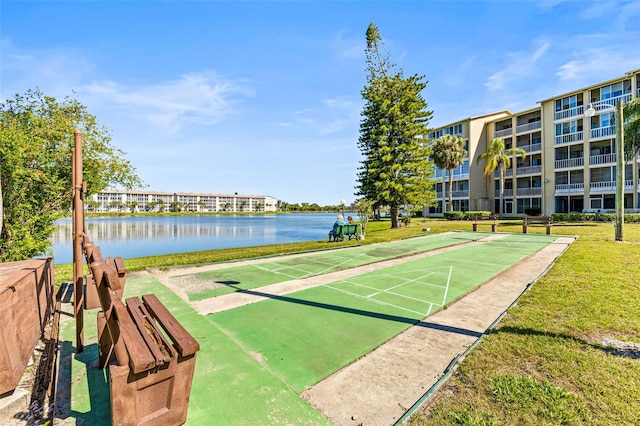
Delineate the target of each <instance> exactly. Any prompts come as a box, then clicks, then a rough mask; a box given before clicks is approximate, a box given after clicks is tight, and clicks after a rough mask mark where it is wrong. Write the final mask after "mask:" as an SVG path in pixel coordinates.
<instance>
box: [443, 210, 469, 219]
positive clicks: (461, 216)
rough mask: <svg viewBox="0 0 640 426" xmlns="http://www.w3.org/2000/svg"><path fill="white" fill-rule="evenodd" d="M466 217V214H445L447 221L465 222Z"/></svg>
mask: <svg viewBox="0 0 640 426" xmlns="http://www.w3.org/2000/svg"><path fill="white" fill-rule="evenodd" d="M464 217H465V213H464V212H455V211H454V212H445V213H444V218H445V219H447V220H463V219H464Z"/></svg>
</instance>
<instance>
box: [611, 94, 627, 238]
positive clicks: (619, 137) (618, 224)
mask: <svg viewBox="0 0 640 426" xmlns="http://www.w3.org/2000/svg"><path fill="white" fill-rule="evenodd" d="M622 111H623V102H622V101H620V102H618V104H617V105H616V218H615V224H614V232H615V240H616V241H622V240H623V235H622V234H623V227H624V167H625V165H624V125H623V121H624V117H623V113H622Z"/></svg>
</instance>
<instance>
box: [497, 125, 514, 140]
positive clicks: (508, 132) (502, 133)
mask: <svg viewBox="0 0 640 426" xmlns="http://www.w3.org/2000/svg"><path fill="white" fill-rule="evenodd" d="M511 133H513V129H512V128H511V127H509V128H508V129H502V130H496V134H495V137H496V138H502V137H504V136H511Z"/></svg>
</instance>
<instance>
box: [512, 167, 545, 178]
mask: <svg viewBox="0 0 640 426" xmlns="http://www.w3.org/2000/svg"><path fill="white" fill-rule="evenodd" d="M536 173H542V166H528V167H518V168H517V169H516V174H517V175H518V176H522V175H533V174H536Z"/></svg>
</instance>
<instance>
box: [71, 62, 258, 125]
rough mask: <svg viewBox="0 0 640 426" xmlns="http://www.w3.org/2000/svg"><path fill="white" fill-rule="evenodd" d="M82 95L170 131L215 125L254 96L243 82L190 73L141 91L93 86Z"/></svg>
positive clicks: (112, 84)
mask: <svg viewBox="0 0 640 426" xmlns="http://www.w3.org/2000/svg"><path fill="white" fill-rule="evenodd" d="M81 91H82V92H86V93H87V94H90V95H92V96H94V97H96V98H99V99H102V100H104V101H107V102H109V103H112V104H115V105H117V106H119V107H120V108H121V109H125V110H127V111H129V112H130V113H131V114H132V115H134V116H139V117H142V118H144V119H146V120H148V121H149V122H151V123H152V124H154V125H157V126H160V127H163V128H165V129H169V130H171V131H177V130H179V129H180V128H181V127H182V126H183V125H185V124H187V123H189V124H200V125H212V124H216V123H218V122H219V121H220V120H223V119H224V118H225V117H226V116H227V115H229V114H231V113H232V112H233V111H234V108H235V104H236V103H238V102H239V101H240V98H241V97H248V96H252V95H253V91H252V90H251V89H250V88H249V87H248V86H247V85H245V84H244V83H243V82H241V81H233V80H223V79H221V78H219V77H218V76H217V75H216V73H215V72H207V73H189V74H185V75H183V76H182V77H180V78H179V79H177V80H172V81H164V82H160V83H156V84H152V85H148V86H138V87H126V86H125V85H123V84H119V83H115V82H112V81H103V82H94V83H90V84H87V85H85V86H83V87H82V89H81Z"/></svg>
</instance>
